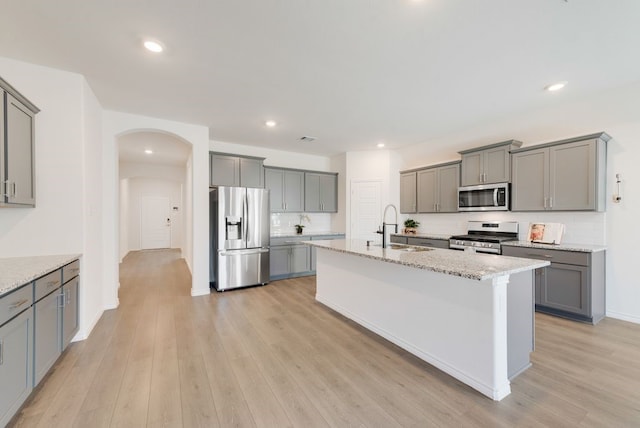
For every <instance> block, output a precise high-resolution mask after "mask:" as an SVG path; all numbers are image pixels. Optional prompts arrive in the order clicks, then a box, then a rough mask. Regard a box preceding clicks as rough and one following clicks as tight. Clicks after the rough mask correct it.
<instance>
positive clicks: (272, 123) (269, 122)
mask: <svg viewBox="0 0 640 428" xmlns="http://www.w3.org/2000/svg"><path fill="white" fill-rule="evenodd" d="M264 124H265V125H267V126H268V127H269V128H273V127H274V126H276V125H277V123H276V121H275V120H267V121H266V122H265V123H264Z"/></svg>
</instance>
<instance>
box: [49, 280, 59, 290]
mask: <svg viewBox="0 0 640 428" xmlns="http://www.w3.org/2000/svg"><path fill="white" fill-rule="evenodd" d="M57 284H59V282H58V281H56V280H53V281H49V282H47V288H48V287H53V286H54V285H57Z"/></svg>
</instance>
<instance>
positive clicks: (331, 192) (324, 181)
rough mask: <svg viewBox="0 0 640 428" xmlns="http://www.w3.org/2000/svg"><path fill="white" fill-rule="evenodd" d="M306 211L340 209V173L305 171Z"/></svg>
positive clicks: (334, 210) (335, 210) (333, 210)
mask: <svg viewBox="0 0 640 428" xmlns="http://www.w3.org/2000/svg"><path fill="white" fill-rule="evenodd" d="M304 210H305V212H337V211H338V174H335V173H330V174H325V173H321V172H305V173H304Z"/></svg>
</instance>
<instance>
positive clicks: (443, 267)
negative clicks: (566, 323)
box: [305, 239, 550, 281]
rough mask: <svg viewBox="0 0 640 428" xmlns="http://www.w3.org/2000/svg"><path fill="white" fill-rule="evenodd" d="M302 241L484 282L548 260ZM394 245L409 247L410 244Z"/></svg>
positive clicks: (349, 242)
mask: <svg viewBox="0 0 640 428" xmlns="http://www.w3.org/2000/svg"><path fill="white" fill-rule="evenodd" d="M305 244H307V245H311V246H314V247H317V248H324V249H327V250H331V251H337V252H341V253H347V254H354V255H357V256H361V257H366V258H370V259H375V260H380V261H382V262H386V263H395V264H400V265H404V266H408V267H412V268H416V269H424V270H428V271H432V272H438V273H443V274H447V275H453V276H459V277H463V278H467V279H472V280H477V281H484V280H487V279H493V278H497V277H500V276H505V275H510V274H514V273H518V272H524V271H528V270H533V269H537V268H541V267H545V266H549V265H550V263H549V262H548V261H545V260H534V259H525V258H519V257H507V256H498V255H493V254H480V253H471V252H466V251H456V250H445V249H439V248H428V249H425V248H424V247H420V248H421V249H422V251H415V252H410V251H406V250H402V249H393V248H382V247H380V246H375V245H371V246H367V244H366V241H364V240H358V239H336V240H331V241H322V240H319V241H305ZM394 245H395V246H398V247H400V246H402V247H409V248H411V246H410V245H399V244H394Z"/></svg>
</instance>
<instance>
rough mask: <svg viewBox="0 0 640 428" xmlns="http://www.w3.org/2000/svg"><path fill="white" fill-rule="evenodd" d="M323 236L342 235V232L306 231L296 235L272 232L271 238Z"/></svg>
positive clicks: (293, 233) (294, 233)
mask: <svg viewBox="0 0 640 428" xmlns="http://www.w3.org/2000/svg"><path fill="white" fill-rule="evenodd" d="M323 235H344V232H331V231H320V232H316V231H308V232H303V233H302V234H298V233H296V232H294V231H291V232H273V233H271V237H272V238H293V237H305V236H323Z"/></svg>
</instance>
